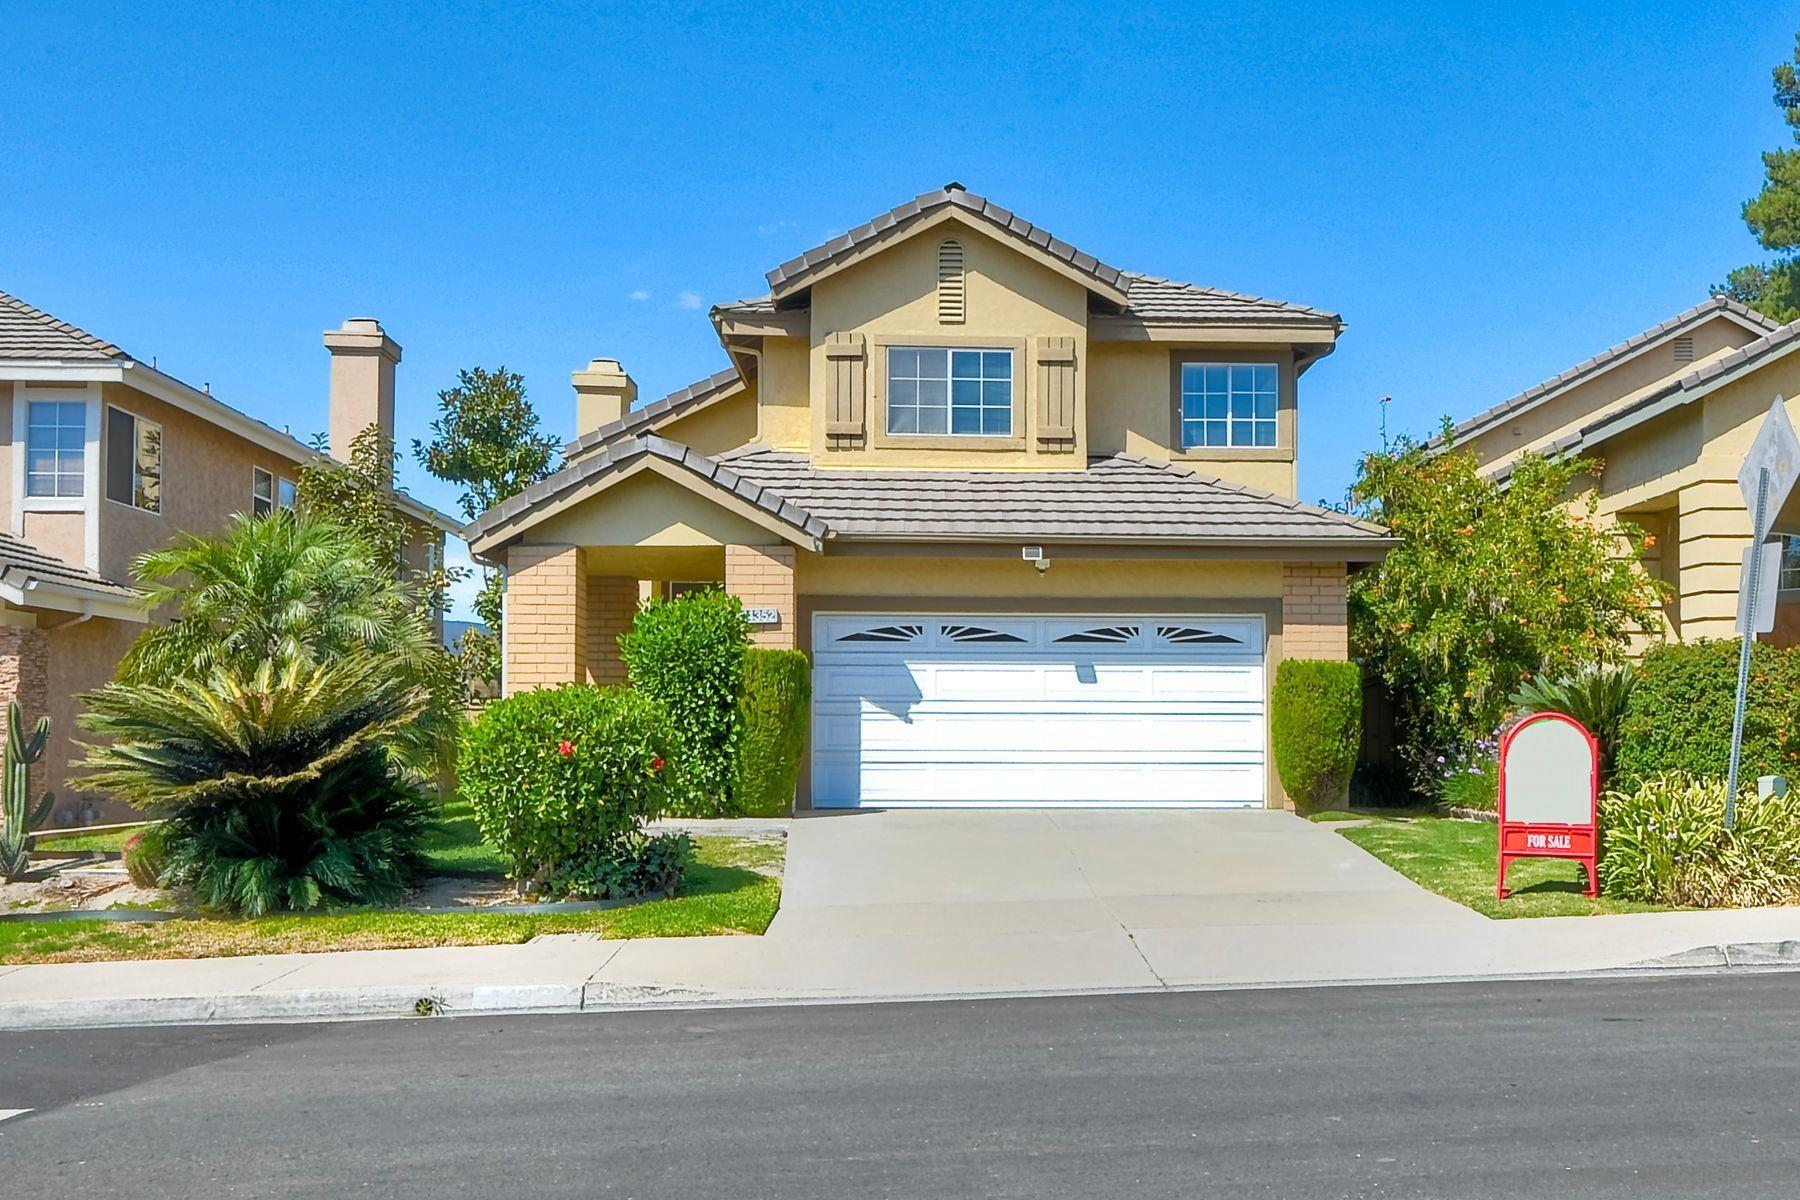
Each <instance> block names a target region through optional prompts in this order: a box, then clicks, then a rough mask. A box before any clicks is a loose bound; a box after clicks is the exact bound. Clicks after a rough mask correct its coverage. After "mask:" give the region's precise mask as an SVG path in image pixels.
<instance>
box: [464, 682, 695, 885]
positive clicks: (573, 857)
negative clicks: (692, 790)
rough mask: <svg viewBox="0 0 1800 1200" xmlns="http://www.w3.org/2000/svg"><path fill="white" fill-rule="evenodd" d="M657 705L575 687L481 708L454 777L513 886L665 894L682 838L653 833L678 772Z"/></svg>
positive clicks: (674, 880) (635, 696) (675, 874)
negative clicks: (648, 828)
mask: <svg viewBox="0 0 1800 1200" xmlns="http://www.w3.org/2000/svg"><path fill="white" fill-rule="evenodd" d="M674 747H675V734H674V731H673V730H672V729H671V728H670V727H669V719H668V716H667V715H666V714H665V713H664V712H663V709H662V706H661V705H659V704H658V703H657V702H656V701H654V700H652V699H650V698H649V697H648V696H645V695H643V694H642V693H641V692H636V691H632V690H629V689H626V688H594V687H586V686H583V685H580V684H568V685H565V686H563V687H559V688H555V689H549V690H543V691H536V692H525V693H523V694H521V695H517V696H511V697H508V698H507V699H505V700H498V701H495V702H494V703H493V704H490V705H488V707H487V709H486V710H485V711H484V712H483V713H482V714H481V719H480V720H478V721H476V722H475V724H474V726H473V727H472V728H471V729H470V731H469V733H468V735H467V737H465V738H464V739H463V747H462V756H461V758H460V760H459V761H458V764H457V778H458V781H459V786H460V788H461V791H462V794H463V796H464V797H466V798H467V799H468V801H469V803H470V805H471V806H472V807H473V808H474V810H475V819H476V820H477V821H478V822H479V823H480V825H481V832H482V835H483V836H484V837H486V838H487V840H488V841H489V842H491V843H493V845H494V846H495V847H496V848H497V849H498V850H499V851H500V852H501V853H502V854H503V855H505V856H506V859H507V861H508V862H509V864H510V865H511V873H512V877H513V878H514V879H517V880H519V881H520V882H521V883H527V882H530V883H535V884H537V885H539V886H540V887H542V889H543V890H544V891H546V892H548V893H550V894H552V895H570V894H573V895H581V896H593V897H596V898H605V897H609V896H623V895H643V894H646V893H649V892H665V893H666V892H672V891H673V889H674V888H675V886H677V884H678V883H679V882H680V875H681V865H682V863H683V862H685V859H686V854H687V843H686V839H685V838H681V839H670V838H652V837H648V836H646V835H645V833H644V824H645V822H647V821H650V820H652V819H654V818H656V817H658V816H661V815H662V813H663V812H664V811H665V809H666V807H667V804H668V799H669V795H670V792H671V789H672V787H673V786H674V783H675V779H674V777H675V776H676V774H677V772H676V771H675V770H674V769H673V768H672V767H671V766H670V763H671V762H672V761H673V760H674V759H673V756H674V753H675V751H674Z"/></svg>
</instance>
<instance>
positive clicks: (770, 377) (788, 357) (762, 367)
mask: <svg viewBox="0 0 1800 1200" xmlns="http://www.w3.org/2000/svg"><path fill="white" fill-rule="evenodd" d="M811 356H812V347H811V346H810V345H809V344H808V343H807V340H806V339H805V338H797V337H769V338H764V339H763V347H762V354H761V356H760V357H759V359H758V361H757V384H758V387H759V389H760V390H759V393H758V398H759V404H758V411H757V431H758V432H757V436H758V440H759V441H762V442H766V443H768V444H769V445H770V446H772V447H774V448H775V449H777V450H790V451H799V452H802V453H804V452H805V451H807V450H809V449H810V448H811V446H812V391H811V385H810V384H809V383H808V378H809V373H810V371H811V369H812V357H811Z"/></svg>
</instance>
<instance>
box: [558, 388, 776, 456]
mask: <svg viewBox="0 0 1800 1200" xmlns="http://www.w3.org/2000/svg"><path fill="white" fill-rule="evenodd" d="M742 382H743V380H742V379H741V377H740V376H739V375H738V370H737V368H736V367H727V368H726V369H725V370H723V371H720V372H718V373H717V374H715V375H708V376H707V377H706V378H705V379H702V380H700V381H699V382H698V383H690V384H688V385H687V386H686V387H684V388H682V389H681V390H680V391H678V392H670V393H669V394H668V395H667V396H664V397H663V398H662V399H660V400H652V401H651V402H650V403H648V404H646V405H644V406H642V407H641V408H634V409H632V410H631V411H630V412H628V413H626V414H625V415H624V416H623V417H621V418H619V419H618V420H617V421H611V422H608V423H607V424H605V425H602V426H600V428H598V429H593V430H590V431H588V432H587V433H584V434H582V435H581V436H580V437H578V438H576V439H575V440H574V441H572V442H570V443H569V444H568V445H566V446H564V447H563V458H564V459H566V460H570V461H573V460H574V459H577V458H581V457H582V456H583V455H585V454H587V453H588V452H589V451H590V450H593V449H594V448H595V447H597V446H600V445H603V444H605V443H606V442H610V441H613V440H614V439H615V438H621V437H625V436H628V435H630V434H635V433H638V432H640V431H642V430H644V429H645V428H647V427H648V426H651V425H653V424H656V423H657V422H659V421H660V420H664V419H667V420H674V419H675V418H676V417H680V416H686V415H687V414H688V413H690V412H693V411H694V410H695V409H698V408H704V407H706V406H707V405H708V404H711V403H712V402H713V401H714V400H722V399H724V398H725V397H726V396H728V395H730V394H732V393H733V392H734V391H736V390H737V388H738V386H739V385H741V384H742Z"/></svg>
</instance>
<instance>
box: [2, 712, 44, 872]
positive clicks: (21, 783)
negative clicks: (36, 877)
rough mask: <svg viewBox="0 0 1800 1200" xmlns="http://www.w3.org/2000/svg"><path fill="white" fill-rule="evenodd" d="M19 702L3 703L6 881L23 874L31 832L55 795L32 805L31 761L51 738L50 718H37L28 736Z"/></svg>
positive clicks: (4, 863)
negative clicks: (4, 728)
mask: <svg viewBox="0 0 1800 1200" xmlns="http://www.w3.org/2000/svg"><path fill="white" fill-rule="evenodd" d="M24 730H25V718H24V716H23V715H22V714H21V713H20V712H19V702H18V701H17V700H13V701H11V702H9V703H8V704H7V706H6V774H5V778H4V779H0V879H4V880H6V881H7V882H8V883H10V882H12V881H13V880H15V879H17V878H18V877H19V876H21V875H23V874H24V873H25V867H26V865H27V864H28V863H29V861H30V859H31V831H32V829H33V828H34V827H36V826H37V825H38V824H39V823H40V822H42V821H43V819H44V818H45V817H47V816H49V815H50V806H51V804H52V803H54V797H53V796H52V795H51V794H50V793H49V792H45V793H44V796H43V799H41V800H39V801H38V805H37V808H36V809H35V810H34V809H33V808H32V807H31V764H32V763H34V762H36V761H38V760H39V759H40V758H42V757H44V746H45V744H46V743H47V742H49V740H50V718H49V717H40V718H39V719H38V723H37V728H36V729H34V730H33V731H32V733H31V737H30V738H29V739H28V738H26V736H25V731H24Z"/></svg>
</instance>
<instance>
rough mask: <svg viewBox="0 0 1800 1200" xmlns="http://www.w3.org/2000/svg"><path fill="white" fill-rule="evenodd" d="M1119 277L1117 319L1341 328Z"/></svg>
mask: <svg viewBox="0 0 1800 1200" xmlns="http://www.w3.org/2000/svg"><path fill="white" fill-rule="evenodd" d="M1119 277H1120V278H1121V279H1122V280H1124V283H1125V303H1124V305H1123V306H1122V307H1121V309H1120V311H1119V313H1118V317H1119V318H1124V319H1132V318H1136V319H1137V320H1140V321H1153V322H1157V323H1159V324H1178V325H1212V324H1227V323H1230V324H1240V323H1243V322H1248V321H1272V322H1277V323H1281V324H1312V325H1329V326H1332V327H1341V326H1342V324H1343V322H1342V321H1341V320H1340V319H1339V317H1338V315H1337V314H1336V313H1332V312H1326V311H1325V310H1324V309H1321V308H1311V307H1308V306H1307V305H1304V304H1290V303H1289V302H1288V301H1286V300H1271V299H1268V298H1267V297H1264V296H1247V295H1244V294H1243V293H1241V292H1228V291H1225V290H1224V289H1222V288H1211V287H1202V286H1201V285H1200V284H1197V283H1182V282H1180V281H1179V280H1174V279H1163V278H1160V277H1158V276H1155V275H1140V274H1138V273H1137V272H1135V271H1121V272H1119ZM713 311H714V312H721V313H732V314H735V315H739V316H757V315H765V316H766V315H768V314H769V313H773V312H775V311H776V308H775V297H774V296H757V297H754V298H752V299H748V300H736V301H733V302H731V303H729V304H721V305H718V306H717V307H716V308H715V309H714V310H713ZM1104 315H1110V314H1104Z"/></svg>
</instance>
